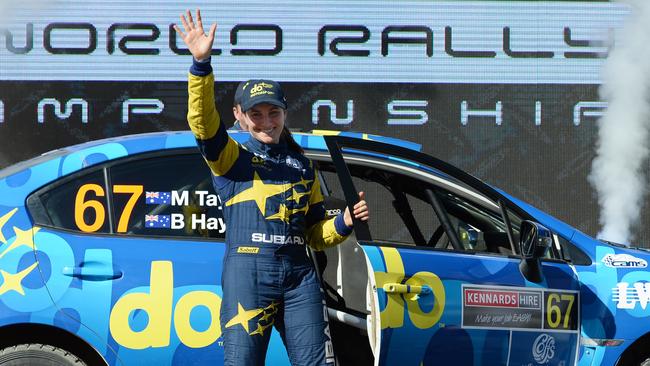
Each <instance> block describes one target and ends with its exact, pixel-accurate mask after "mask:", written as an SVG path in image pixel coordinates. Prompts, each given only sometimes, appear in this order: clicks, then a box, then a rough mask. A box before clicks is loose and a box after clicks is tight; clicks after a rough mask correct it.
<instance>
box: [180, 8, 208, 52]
mask: <svg viewBox="0 0 650 366" xmlns="http://www.w3.org/2000/svg"><path fill="white" fill-rule="evenodd" d="M185 15H187V18H185ZM181 23H183V29H184V30H185V32H183V31H181V29H180V28H179V27H178V25H176V24H174V29H175V30H176V32H177V33H178V34H180V36H181V38H183V42H185V45H187V48H188V49H189V50H190V52H191V53H192V56H194V58H195V59H196V60H198V61H201V60H205V59H207V58H208V57H210V53H211V51H212V44H213V43H214V33H215V32H216V31H217V24H216V23H215V24H212V25H211V26H210V31H209V32H208V34H205V32H204V31H203V22H202V21H201V10H199V9H196V23H194V19H193V18H192V13H191V12H190V11H189V10H188V11H187V12H186V13H185V14H181Z"/></svg>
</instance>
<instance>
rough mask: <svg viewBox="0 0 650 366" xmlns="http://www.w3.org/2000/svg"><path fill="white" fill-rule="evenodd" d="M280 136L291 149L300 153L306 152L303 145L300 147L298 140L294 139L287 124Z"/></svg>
mask: <svg viewBox="0 0 650 366" xmlns="http://www.w3.org/2000/svg"><path fill="white" fill-rule="evenodd" d="M280 138H281V139H284V141H285V142H286V143H287V147H288V148H289V150H293V151H295V152H297V153H300V154H304V153H305V150H303V149H302V147H300V145H299V144H298V143H297V142H296V140H294V139H293V135H292V134H291V131H289V129H288V128H287V126H286V125H285V126H284V127H283V128H282V134H281V135H280Z"/></svg>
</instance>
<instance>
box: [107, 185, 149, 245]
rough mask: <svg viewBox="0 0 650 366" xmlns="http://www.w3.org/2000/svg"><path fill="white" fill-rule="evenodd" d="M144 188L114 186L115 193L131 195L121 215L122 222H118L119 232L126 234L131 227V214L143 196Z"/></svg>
mask: <svg viewBox="0 0 650 366" xmlns="http://www.w3.org/2000/svg"><path fill="white" fill-rule="evenodd" d="M143 190H144V188H143V187H142V186H137V185H114V186H113V193H126V194H131V197H130V198H129V200H128V202H126V205H125V206H124V210H123V211H122V214H121V215H120V220H119V221H118V222H117V232H118V233H125V232H126V228H127V227H128V226H129V219H131V213H132V212H133V207H135V204H136V202H138V198H140V196H142V191H143Z"/></svg>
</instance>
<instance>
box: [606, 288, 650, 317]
mask: <svg viewBox="0 0 650 366" xmlns="http://www.w3.org/2000/svg"><path fill="white" fill-rule="evenodd" d="M612 300H613V301H614V302H615V303H616V307H617V308H618V309H628V310H631V309H636V308H637V306H639V307H641V309H643V310H645V309H646V308H647V307H648V303H650V282H634V283H627V282H619V283H617V284H616V287H614V288H613V289H612Z"/></svg>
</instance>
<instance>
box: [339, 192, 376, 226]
mask: <svg viewBox="0 0 650 366" xmlns="http://www.w3.org/2000/svg"><path fill="white" fill-rule="evenodd" d="M354 217H355V218H356V219H358V220H361V221H367V220H368V218H369V217H370V216H369V212H368V205H367V204H366V194H365V193H364V192H359V202H357V203H356V204H355V205H354ZM343 220H344V221H345V225H347V226H348V227H352V223H353V222H352V216H351V215H350V209H349V208H346V209H345V214H343Z"/></svg>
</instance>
